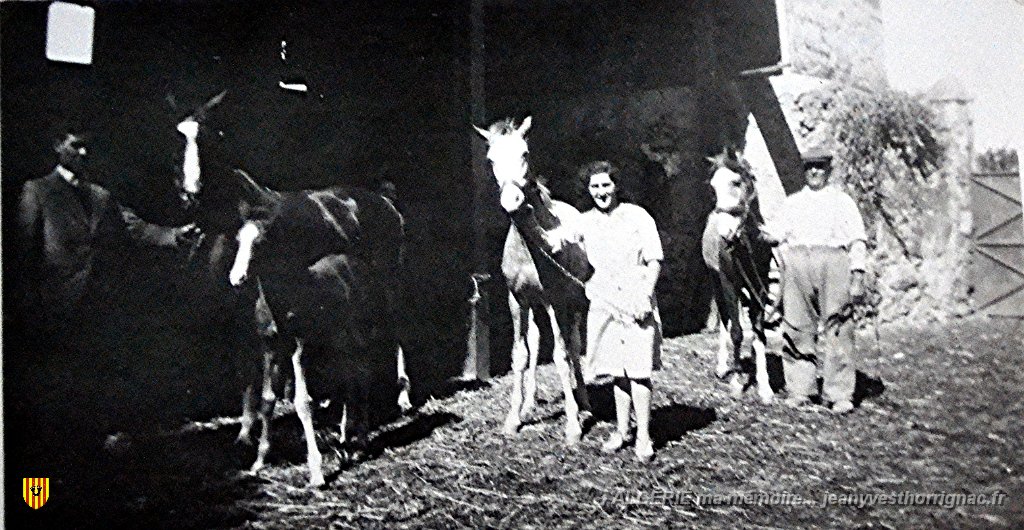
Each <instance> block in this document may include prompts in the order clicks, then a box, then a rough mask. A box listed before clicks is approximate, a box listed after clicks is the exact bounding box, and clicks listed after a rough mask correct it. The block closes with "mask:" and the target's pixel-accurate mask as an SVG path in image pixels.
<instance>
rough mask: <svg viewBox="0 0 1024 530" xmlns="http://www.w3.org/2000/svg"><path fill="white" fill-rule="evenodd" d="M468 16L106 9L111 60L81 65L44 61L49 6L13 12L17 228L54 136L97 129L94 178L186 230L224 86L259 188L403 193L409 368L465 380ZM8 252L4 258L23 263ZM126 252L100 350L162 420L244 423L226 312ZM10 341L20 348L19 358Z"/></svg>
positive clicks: (100, 18) (377, 6)
mask: <svg viewBox="0 0 1024 530" xmlns="http://www.w3.org/2000/svg"><path fill="white" fill-rule="evenodd" d="M467 5H468V4H467V3H465V2H447V1H426V2H415V3H408V2H347V3H346V4H345V8H344V9H340V8H339V5H338V4H337V3H334V2H302V3H297V4H296V3H287V4H286V3H280V2H274V3H271V2H256V3H253V2H205V1H204V2H173V3H171V2H160V3H145V4H141V3H131V2H99V3H98V5H97V7H96V11H97V16H96V19H97V21H96V31H95V49H94V64H93V65H91V66H75V65H63V64H57V63H52V62H49V61H47V60H46V59H45V56H44V50H43V46H44V41H45V23H46V7H47V6H46V5H41V4H36V3H32V4H24V3H6V2H5V3H4V5H3V6H0V14H2V29H3V30H2V38H3V42H2V44H3V46H2V77H3V98H2V121H3V138H2V149H3V159H2V175H3V191H4V209H3V212H4V224H5V236H8V235H9V232H7V230H6V229H7V228H9V223H8V221H9V220H10V218H11V215H9V214H10V212H11V211H12V210H11V206H12V205H13V204H14V202H13V201H14V200H16V198H17V190H18V186H19V185H20V184H21V183H22V182H23V181H24V180H25V179H28V178H34V177H38V176H42V175H44V174H46V173H47V172H48V171H49V170H50V169H51V168H52V166H53V164H54V162H55V159H54V155H53V153H52V151H51V148H50V146H51V145H52V141H53V138H54V137H55V136H57V135H59V134H60V133H62V132H65V131H67V130H69V129H75V130H85V131H88V132H89V133H91V135H92V138H93V142H92V143H93V157H94V169H95V175H96V180H98V181H99V182H101V183H103V184H105V185H106V186H107V187H108V188H110V189H111V190H112V191H113V192H114V193H115V195H116V196H118V197H119V198H121V199H122V200H123V201H124V202H126V203H128V204H130V205H132V206H134V207H136V208H137V209H138V211H139V213H140V214H141V215H142V216H143V217H145V218H147V219H150V220H153V221H157V222H163V223H179V222H183V221H184V220H185V219H184V218H183V216H182V212H180V211H179V210H178V209H177V205H176V203H175V201H174V195H173V189H172V179H173V178H174V156H175V153H174V149H177V148H179V147H178V146H179V145H180V144H178V143H177V142H178V138H177V137H176V133H175V132H174V125H175V123H176V122H177V121H178V120H180V119H181V118H182V117H183V116H185V115H187V114H188V113H189V112H190V111H191V109H193V108H194V107H195V106H196V105H198V104H199V103H200V102H202V101H204V100H205V99H207V98H209V97H210V96H211V95H213V94H215V93H216V92H218V91H220V90H222V89H225V88H226V89H227V90H228V91H229V93H228V96H227V98H226V99H225V100H224V103H222V105H221V106H220V107H218V108H217V109H216V111H215V115H216V119H215V120H214V121H215V124H216V126H217V128H218V129H219V130H221V131H223V133H224V136H225V144H226V145H227V146H228V148H229V150H230V152H232V153H233V155H234V156H235V157H236V162H237V163H238V165H239V166H240V167H243V168H245V169H246V170H248V171H249V172H250V173H251V174H252V175H253V176H254V177H255V178H256V179H257V180H258V181H260V182H262V183H265V184H267V185H270V186H272V187H275V188H279V189H301V188H308V187H317V186H326V185H335V184H349V185H375V184H376V182H377V180H378V179H380V178H388V179H391V180H392V181H394V182H395V183H396V184H397V186H398V189H399V193H400V201H401V206H402V209H403V210H404V212H405V214H406V217H407V230H408V245H407V252H406V256H407V259H408V263H409V267H408V271H407V274H406V287H407V291H408V300H409V302H408V307H407V310H408V316H409V318H408V321H409V322H410V325H409V328H410V329H409V330H408V333H409V334H410V335H411V336H412V339H411V344H410V345H407V350H406V351H407V352H408V357H409V364H410V368H409V370H410V372H411V373H416V374H418V375H420V377H421V380H422V382H423V384H422V385H421V387H420V388H421V389H422V388H424V387H426V388H430V387H435V388H436V386H437V382H438V381H441V380H443V379H444V378H445V377H447V376H449V375H454V374H456V373H458V370H459V369H460V367H461V357H462V349H463V346H462V344H463V343H464V338H463V335H464V321H463V320H464V316H463V314H462V312H463V301H464V299H465V295H466V292H467V286H466V285H465V283H466V278H467V277H468V271H469V267H468V265H467V262H468V260H466V259H465V256H466V255H467V253H468V252H469V250H470V248H469V239H468V237H467V236H466V234H467V233H468V228H467V227H469V226H471V219H470V217H469V214H468V209H467V208H466V206H467V205H468V203H469V196H470V190H471V187H470V186H469V185H468V183H467V182H466V179H465V175H467V174H468V165H469V141H468V137H467V136H466V135H465V134H463V131H464V129H465V127H466V124H467V122H468V118H467V112H468V102H467V100H466V96H465V95H466V94H467V92H468V90H467V88H466V86H467V82H466V74H465V72H468V66H467V61H466V59H465V58H464V57H463V52H464V50H466V49H467V44H466V42H467V39H468V33H466V31H465V28H466V27H468V7H467ZM464 19H465V20H464ZM282 40H286V41H287V42H288V47H287V50H288V61H287V62H282V60H281V58H280V55H279V53H280V43H281V41H282ZM282 78H301V79H303V80H305V82H307V83H308V85H309V86H310V92H309V93H308V94H306V95H299V94H295V93H290V92H285V91H283V90H281V89H280V88H279V87H278V86H277V84H278V81H280V80H281V79H282ZM168 96H172V98H173V100H174V102H175V105H173V106H172V105H171V104H170V103H169V98H168ZM9 242H10V239H9V237H5V245H4V253H3V254H4V257H5V264H6V260H7V258H8V257H9V256H11V255H13V253H16V252H17V249H15V248H12V247H10V246H9V244H8V243H9ZM125 252H126V253H125V254H124V255H120V256H113V257H112V259H111V261H110V263H111V265H110V266H108V267H104V268H103V269H102V270H97V278H96V280H97V283H98V284H99V285H100V288H99V289H100V290H101V291H103V292H105V293H107V294H106V295H104V296H106V297H107V299H106V300H104V301H102V302H101V303H99V304H98V305H97V307H98V308H99V310H100V311H102V312H105V314H104V315H98V317H97V318H96V319H95V320H96V322H94V323H93V325H94V326H95V327H94V329H92V331H93V332H94V333H93V335H94V336H96V337H98V338H97V340H96V341H95V342H96V344H95V345H92V346H91V347H94V348H95V349H96V351H97V352H123V354H124V355H125V356H126V357H129V356H133V357H134V358H131V359H129V358H126V359H125V362H130V363H132V364H133V365H135V366H133V368H132V373H133V374H134V375H133V377H134V376H136V375H137V376H138V377H143V378H147V381H148V382H147V384H146V389H147V390H146V391H145V392H143V391H141V390H132V391H130V392H129V393H131V392H134V393H135V394H143V393H146V394H149V393H159V394H162V395H163V398H162V399H159V400H158V399H156V398H153V406H152V409H153V410H152V411H159V413H161V414H163V413H166V414H173V413H180V414H188V415H192V416H196V415H202V414H206V413H214V412H234V411H235V410H236V409H237V405H236V401H237V398H236V397H230V399H229V400H227V401H225V400H218V399H217V397H216V394H217V393H218V392H222V393H223V394H224V395H225V396H236V395H237V394H234V392H233V391H231V392H228V391H227V390H223V391H222V390H221V389H222V388H223V387H225V386H228V385H226V384H225V381H223V375H224V374H223V373H220V370H210V369H209V368H210V365H211V364H213V363H217V364H222V363H224V362H226V361H230V360H231V356H230V355H227V356H225V355H224V352H225V351H231V350H233V349H234V348H235V347H236V345H235V344H234V343H233V342H232V339H231V338H230V334H229V333H228V331H227V330H226V329H224V328H223V327H222V326H218V325H211V324H210V323H211V322H219V321H220V320H219V319H218V317H219V315H218V314H217V313H216V311H217V309H218V308H217V305H216V304H211V305H209V306H203V305H201V304H200V305H196V304H195V303H194V300H193V298H192V297H190V294H189V293H188V291H189V290H193V289H196V288H197V285H196V284H195V283H194V282H192V281H191V280H190V279H189V278H187V276H186V273H185V272H184V271H182V269H181V268H180V264H181V262H182V260H183V258H184V256H182V255H171V254H168V253H161V252H154V251H152V250H149V249H128V250H126V251H125ZM6 269H7V268H6V267H5V270H6ZM4 301H5V310H10V309H11V308H10V307H7V305H8V302H9V300H8V298H7V297H5V300H4ZM168 329H169V330H170V331H167V330H168ZM146 337H148V338H150V339H151V340H145V338H146ZM8 346H16V345H12V344H5V353H7V352H8V351H11V350H8V348H7V347H8ZM5 358H7V356H6V355H5ZM211 361H212V362H211ZM140 367H147V368H148V370H147V369H142V368H140ZM228 371H229V372H230V370H228ZM124 383H125V386H129V385H130V386H131V387H132V388H136V389H137V387H138V381H137V380H136V381H134V382H133V381H124ZM132 383H134V384H132ZM432 383H433V384H432ZM221 397H223V396H221ZM179 399H180V401H178V400H179ZM225 399H227V398H225ZM183 402H188V403H187V404H186V405H181V403H183ZM166 403H177V404H178V405H181V406H179V407H177V408H176V409H174V410H165V407H164V405H165V404H166ZM152 411H151V412H152Z"/></svg>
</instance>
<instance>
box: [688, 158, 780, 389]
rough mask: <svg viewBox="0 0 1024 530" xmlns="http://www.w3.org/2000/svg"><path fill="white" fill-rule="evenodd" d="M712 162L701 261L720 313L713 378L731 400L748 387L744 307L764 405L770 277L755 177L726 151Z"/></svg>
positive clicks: (768, 248) (756, 381) (768, 251)
mask: <svg viewBox="0 0 1024 530" xmlns="http://www.w3.org/2000/svg"><path fill="white" fill-rule="evenodd" d="M708 160H709V161H710V162H711V163H712V171H713V174H712V177H711V182H710V184H711V187H712V188H714V190H715V200H716V205H715V210H714V212H712V214H711V215H710V216H709V217H708V223H707V226H706V227H705V229H704V237H703V240H702V247H703V254H704V261H705V263H706V264H707V266H708V268H710V269H711V272H712V276H713V277H714V281H713V285H714V294H715V302H716V305H717V307H718V315H719V327H718V330H719V335H718V336H719V344H718V346H719V347H718V363H717V366H716V368H715V374H716V375H717V376H718V377H719V378H723V379H724V378H726V377H728V378H729V384H730V387H731V389H732V393H733V395H734V396H739V395H740V394H742V392H743V390H744V388H745V386H746V385H747V384H748V383H747V382H744V381H742V380H741V379H740V373H739V370H740V364H739V357H740V350H741V346H742V343H743V329H742V328H741V327H740V326H741V324H740V306H741V305H742V306H744V307H746V309H747V314H748V315H749V317H750V323H751V327H752V328H753V329H752V331H753V333H754V341H753V343H752V349H753V352H754V362H755V372H754V373H751V374H749V375H750V377H752V378H753V381H749V383H754V384H756V385H757V394H758V397H759V398H760V399H761V401H762V402H763V403H765V404H768V403H771V401H772V399H773V397H774V393H773V392H772V389H771V386H770V385H769V384H768V368H767V360H766V358H765V345H766V337H765V329H766V327H767V323H766V321H765V319H766V317H767V316H768V315H769V313H770V312H772V309H771V306H772V304H771V302H770V296H769V288H768V286H769V285H770V280H769V273H770V270H771V262H772V249H771V245H770V244H768V243H767V242H766V241H764V240H763V239H762V238H761V237H760V230H759V228H758V226H759V225H760V224H761V223H762V222H763V218H762V217H761V211H760V207H759V205H758V201H757V191H756V189H755V187H754V175H753V173H751V172H750V169H749V167H748V166H747V165H746V163H745V162H744V161H742V160H740V159H738V158H732V157H729V156H728V154H727V153H723V154H721V155H719V156H716V157H713V158H709V159H708Z"/></svg>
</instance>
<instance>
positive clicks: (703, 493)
mask: <svg viewBox="0 0 1024 530" xmlns="http://www.w3.org/2000/svg"><path fill="white" fill-rule="evenodd" d="M878 339H880V341H879V340H876V335H875V333H874V331H873V330H871V331H870V332H865V333H862V334H861V335H860V336H859V338H858V340H859V347H860V351H861V354H862V362H861V366H860V368H861V371H862V374H861V376H860V377H859V381H858V382H859V385H860V386H859V389H858V394H859V396H860V397H862V401H861V402H860V405H859V407H858V409H857V410H855V412H853V413H852V414H850V415H848V416H844V417H835V416H833V415H831V414H829V413H828V412H827V411H825V410H824V409H823V408H821V407H811V408H807V409H800V410H794V409H790V408H787V407H785V406H783V405H781V404H777V405H773V406H764V405H761V404H759V403H758V401H757V399H756V396H755V395H754V392H753V391H748V392H747V394H746V395H745V396H744V397H743V398H742V399H738V400H737V399H732V398H730V397H729V395H728V391H727V389H726V387H725V385H724V384H723V383H720V382H718V381H717V380H715V379H714V377H713V375H712V372H713V355H714V353H713V352H714V344H715V342H716V341H715V337H714V336H713V335H710V334H702V335H691V336H687V337H681V338H677V339H671V340H668V341H667V342H666V344H665V348H664V355H663V360H664V361H665V363H664V364H665V370H664V371H662V372H660V373H659V374H658V377H657V379H656V382H655V385H656V386H655V402H654V409H655V410H654V418H653V427H652V428H653V434H654V437H655V443H656V447H657V451H658V452H657V456H656V459H655V460H654V462H652V463H650V464H647V465H643V464H638V463H636V462H634V461H633V459H632V458H631V457H632V452H631V451H623V452H622V453H620V454H618V455H605V454H603V453H601V451H600V449H599V447H600V444H601V442H602V440H603V439H604V437H605V436H606V435H607V434H608V432H609V431H610V429H611V428H612V423H611V422H610V421H611V419H612V416H613V414H614V413H613V407H612V402H611V393H610V390H609V389H608V388H607V387H604V388H601V387H599V388H594V389H592V400H593V402H594V406H595V414H596V415H595V419H596V422H595V423H594V424H593V426H592V427H591V428H590V429H589V431H587V432H586V433H585V435H584V438H583V441H582V442H581V443H580V445H579V446H577V447H575V448H572V449H566V448H565V447H563V446H562V443H561V437H562V436H561V433H562V419H563V418H562V413H561V398H560V397H559V396H558V394H557V393H556V388H557V385H556V376H555V373H554V369H553V367H552V366H551V365H547V366H544V367H543V368H542V369H541V374H540V376H539V397H540V398H541V404H540V406H539V408H538V411H537V414H536V416H535V419H534V420H533V421H531V422H529V423H528V424H527V425H526V426H525V427H524V428H523V430H522V432H521V433H520V435H519V436H518V437H517V438H514V439H507V438H505V437H503V436H502V435H501V434H500V428H501V420H502V418H503V415H504V413H505V407H506V406H507V405H506V404H507V393H508V391H509V386H510V381H509V378H508V377H501V378H498V379H496V380H494V381H492V382H491V384H490V385H483V386H481V387H478V388H473V389H463V390H458V391H453V392H451V393H450V395H449V396H446V397H438V398H434V399H431V400H430V401H428V402H427V403H426V404H424V405H423V406H422V407H420V408H419V410H418V411H417V412H416V413H415V414H414V415H413V416H411V417H409V418H405V419H402V420H400V421H399V422H397V423H395V424H393V425H390V426H388V427H387V428H385V429H384V430H382V431H381V432H380V433H379V434H378V435H377V437H376V439H375V440H374V442H373V444H372V451H371V453H372V454H371V456H370V458H368V459H367V460H365V461H362V462H360V463H357V464H349V463H344V464H343V462H344V461H343V460H342V459H341V454H340V452H339V451H338V448H337V445H336V444H333V443H332V441H333V440H334V439H335V438H334V436H333V435H332V434H331V433H333V432H334V431H333V430H332V428H331V427H330V426H322V428H321V429H320V433H321V439H320V442H321V447H327V450H326V451H325V455H326V469H327V472H328V485H327V486H326V487H325V488H323V489H319V490H310V489H307V488H305V487H304V483H305V480H306V472H305V467H304V455H303V453H302V441H301V436H300V434H301V433H300V431H299V429H298V425H297V424H298V422H297V420H296V419H295V417H294V415H290V414H286V415H283V416H282V417H280V418H279V419H278V420H277V433H278V435H277V436H276V437H275V443H276V451H275V453H274V458H273V459H272V460H271V467H270V468H269V469H268V470H266V471H265V472H263V473H261V474H260V476H258V477H251V476H247V475H244V474H242V473H239V472H238V470H239V469H241V468H244V467H245V466H246V465H247V464H248V463H249V462H250V461H251V459H252V457H253V450H252V449H251V448H246V447H240V446H234V445H233V444H232V440H233V438H234V435H235V433H236V430H237V425H233V424H231V423H230V422H221V424H223V425H221V427H220V428H212V427H211V426H209V425H208V426H206V428H203V429H198V430H195V429H193V430H189V431H187V432H183V433H178V434H174V435H165V436H159V437H155V438H149V439H145V440H138V441H136V443H135V444H134V445H132V446H131V447H130V448H128V449H126V450H124V451H120V452H119V451H115V452H114V453H113V454H110V453H107V454H103V455H102V456H100V457H97V458H96V459H95V461H94V462H91V463H90V464H89V465H88V466H87V470H86V471H84V472H83V473H84V475H85V476H87V477H88V478H87V479H81V480H78V481H76V482H75V483H73V484H72V483H71V481H68V482H69V483H68V484H67V485H66V486H62V487H65V491H61V490H60V489H55V491H54V493H53V497H52V499H51V501H50V503H49V504H48V505H47V506H44V508H43V509H42V510H41V511H40V512H37V513H31V514H26V513H24V512H26V511H27V509H26V507H25V506H24V504H21V505H20V506H16V505H11V504H9V505H8V508H7V511H8V515H9V517H16V519H11V521H18V523H19V524H18V526H22V524H24V526H27V527H34V526H39V527H42V526H44V525H45V526H47V527H51V528H53V527H54V526H52V525H53V524H55V523H58V524H61V525H62V526H104V527H110V526H111V525H112V524H116V525H120V526H130V527H145V528H161V527H166V528H177V527H234V528H326V527H332V528H364V527H379V528H414V527H416V528H418V527H426V528H458V527H473V528H483V527H493V528H506V527H526V528H548V527H568V528H579V527H586V528H630V527H705V528H706V527H712V528H737V527H743V528H791V527H844V528H1019V527H1021V525H1022V524H1024V475H1022V470H1024V425H1022V422H1021V417H1022V416H1024V363H1022V362H1021V354H1022V353H1024V324H1022V322H1021V321H1019V320H981V319H978V320H966V321H960V322H955V323H952V324H948V325H934V324H933V325H928V326H916V327H909V326H907V327H886V328H882V329H881V330H880V331H879V334H878ZM771 365H772V368H773V371H774V373H773V384H774V385H775V386H781V378H780V377H779V375H780V374H779V373H778V369H779V363H778V359H777V358H775V359H773V362H772V363H771ZM9 484H10V481H9ZM929 494H942V495H943V496H941V497H928V496H926V495H929ZM947 494H948V495H947ZM956 494H962V495H961V496H956ZM976 499H980V500H982V501H984V502H990V501H992V500H993V499H995V500H996V502H997V503H998V505H967V504H968V503H971V501H973V500H976ZM698 501H699V502H698ZM851 502H853V503H854V505H850V503H851ZM936 504H939V505H936ZM46 511H49V512H50V513H48V514H47V513H44V512H46ZM9 522H10V521H9ZM10 527H15V526H14V525H13V524H12V525H11V526H10Z"/></svg>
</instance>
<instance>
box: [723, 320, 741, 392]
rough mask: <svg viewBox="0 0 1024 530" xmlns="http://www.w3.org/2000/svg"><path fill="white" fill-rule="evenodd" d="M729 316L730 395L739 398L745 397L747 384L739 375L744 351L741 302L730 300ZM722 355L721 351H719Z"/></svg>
mask: <svg viewBox="0 0 1024 530" xmlns="http://www.w3.org/2000/svg"><path fill="white" fill-rule="evenodd" d="M726 311H727V314H728V315H729V322H728V324H729V335H728V336H729V350H730V351H729V354H730V355H731V356H732V359H731V361H732V366H733V370H732V373H731V374H729V393H730V394H731V395H732V397H734V398H738V397H740V396H742V395H743V388H744V386H745V382H744V381H743V379H742V378H741V377H740V373H739V367H740V364H739V355H740V351H741V350H742V349H743V348H742V346H743V325H742V324H740V302H739V300H730V301H729V303H728V304H727V307H726ZM719 354H720V355H721V351H719Z"/></svg>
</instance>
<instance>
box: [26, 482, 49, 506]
mask: <svg viewBox="0 0 1024 530" xmlns="http://www.w3.org/2000/svg"><path fill="white" fill-rule="evenodd" d="M21 497H22V498H23V499H25V502H26V503H27V504H28V505H29V507H31V508H32V509H33V510H38V509H39V508H42V507H43V505H44V504H46V501H47V500H49V499H50V479H48V478H23V479H21Z"/></svg>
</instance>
